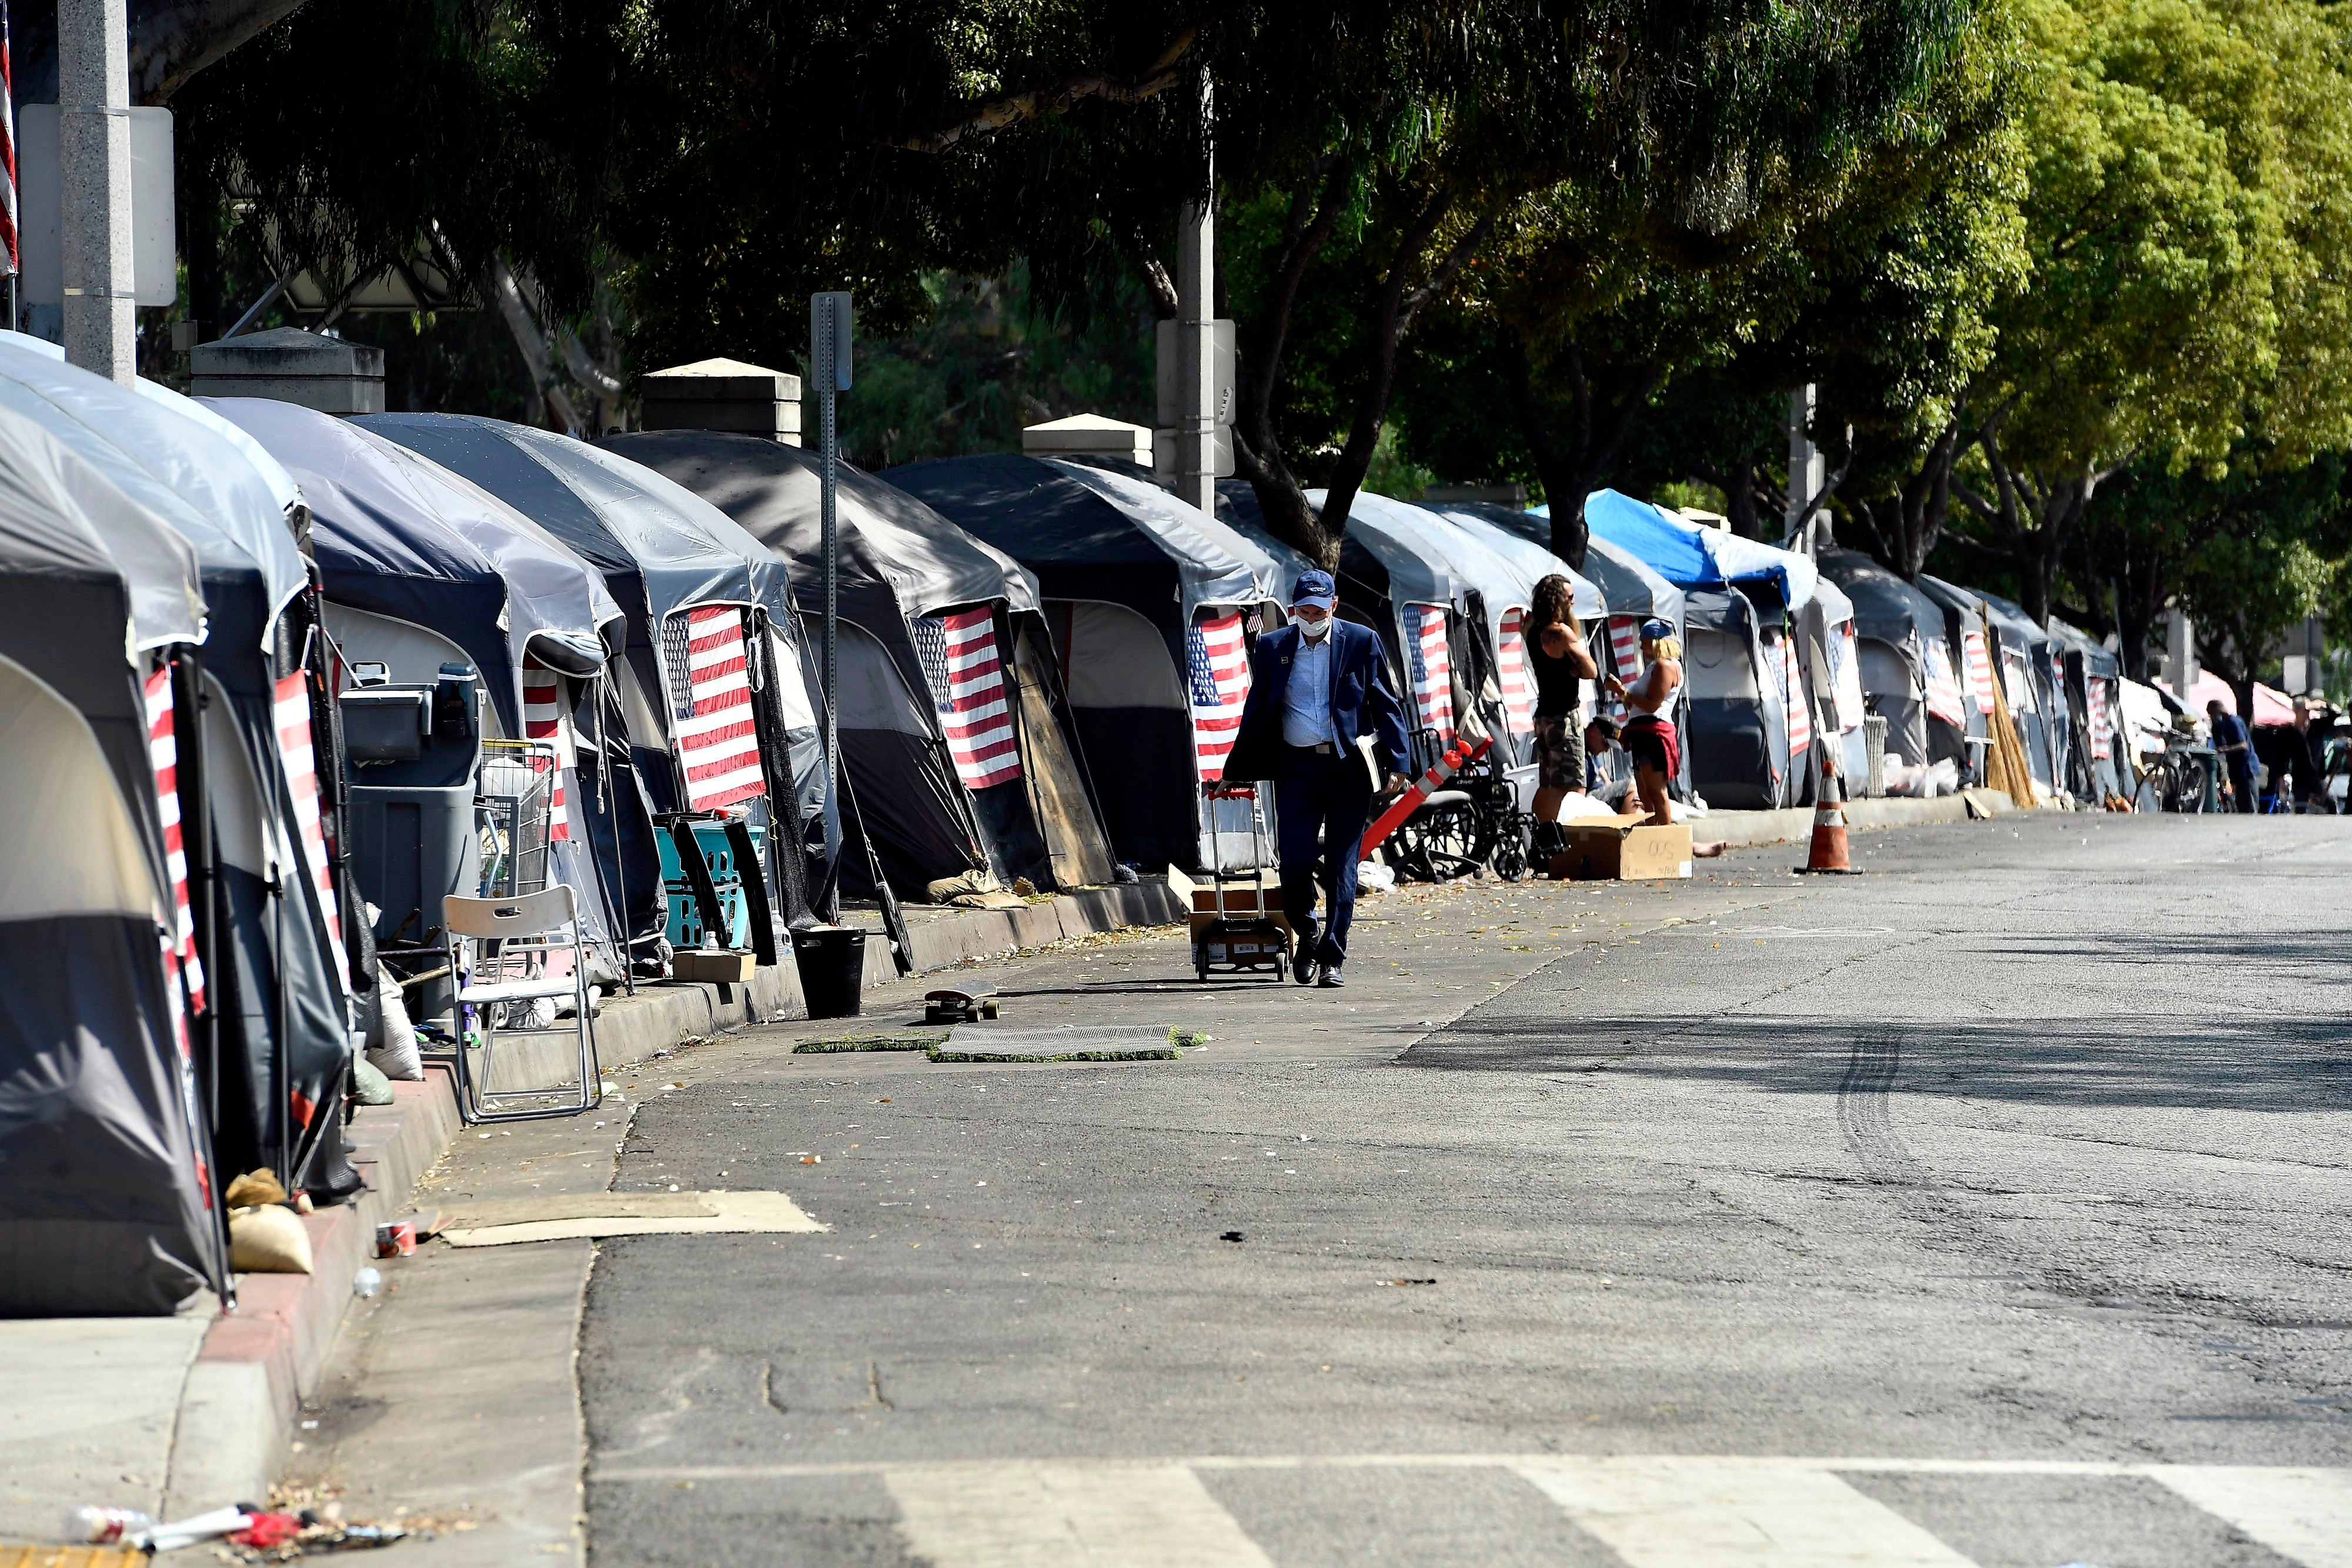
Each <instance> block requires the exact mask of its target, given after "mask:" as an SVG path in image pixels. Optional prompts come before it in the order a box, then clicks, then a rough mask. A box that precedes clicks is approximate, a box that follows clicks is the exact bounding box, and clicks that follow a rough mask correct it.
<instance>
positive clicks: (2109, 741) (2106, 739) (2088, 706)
mask: <svg viewBox="0 0 2352 1568" xmlns="http://www.w3.org/2000/svg"><path fill="white" fill-rule="evenodd" d="M2083 698H2084V714H2083V717H2084V722H2085V723H2087V724H2088V725H2089V726H2090V729H2091V755H2092V757H2094V758H2096V759H2097V760H2099V761H2101V762H2105V760H2107V758H2110V757H2113V756H2114V755H2115V737H2114V736H2113V735H2112V734H2111V733H2109V728H2108V722H2107V683H2106V682H2105V681H2103V680H2101V679H2100V678H2099V677H2098V676H2096V675H2093V676H2092V677H2091V678H2090V679H2089V680H2087V681H2085V682H2084V683H2083Z"/></svg>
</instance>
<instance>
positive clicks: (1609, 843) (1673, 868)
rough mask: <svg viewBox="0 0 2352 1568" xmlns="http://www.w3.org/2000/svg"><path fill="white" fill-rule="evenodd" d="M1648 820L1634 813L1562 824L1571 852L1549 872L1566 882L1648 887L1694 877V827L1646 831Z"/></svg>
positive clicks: (1553, 862) (1557, 859) (1669, 826)
mask: <svg viewBox="0 0 2352 1568" xmlns="http://www.w3.org/2000/svg"><path fill="white" fill-rule="evenodd" d="M1648 820H1649V819H1648V818H1647V816H1646V815H1645V814H1644V813H1643V812H1640V811H1629V812H1626V813H1625V814H1623V815H1622V816H1616V817H1580V818H1578V819H1577V820H1576V821H1572V822H1562V823H1561V824H1560V825H1559V830H1560V831H1561V832H1562V833H1564V834H1565V835H1567V838H1568V851H1567V852H1566V853H1565V854H1557V855H1554V856H1552V857H1551V863H1550V864H1549V866H1548V867H1546V868H1545V869H1546V870H1548V871H1549V873H1551V874H1552V875H1553V876H1555V877H1558V878H1559V879H1560V880H1561V881H1563V882H1648V881H1652V880H1654V879H1657V878H1661V877H1687V876H1689V875H1690V873H1691V831H1690V824H1689V823H1688V822H1673V823H1669V824H1667V825H1666V826H1664V827H1656V826H1651V827H1643V825H1642V824H1643V822H1645V821H1648Z"/></svg>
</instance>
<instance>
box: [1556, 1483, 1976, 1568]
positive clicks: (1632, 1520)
mask: <svg viewBox="0 0 2352 1568" xmlns="http://www.w3.org/2000/svg"><path fill="white" fill-rule="evenodd" d="M1514 1468H1515V1469H1517V1471H1518V1473H1519V1474H1520V1475H1522V1476H1524V1477H1526V1478H1527V1479H1528V1480H1529V1481H1531V1482H1533V1483H1534V1484H1535V1485H1536V1486H1537V1487H1538V1488H1539V1489H1540V1490H1542V1491H1543V1492H1544V1494H1545V1495H1546V1496H1548V1497H1549V1498H1550V1499H1551V1500H1553V1501H1554V1502H1556V1503H1558V1504H1559V1506H1560V1509H1561V1511H1564V1512H1565V1513H1566V1514H1567V1515H1568V1517H1569V1518H1570V1520H1572V1521H1575V1523H1576V1525H1577V1526H1578V1528H1580V1529H1581V1530H1583V1531H1585V1532H1586V1533H1587V1534H1590V1535H1592V1536H1594V1537H1596V1538H1598V1539H1599V1540H1600V1541H1601V1542H1602V1543H1603V1544H1604V1545H1606V1546H1608V1547H1609V1548H1610V1550H1612V1551H1613V1552H1616V1553H1617V1555H1618V1556H1620V1557H1622V1558H1623V1559H1624V1560H1625V1563H1626V1564H1627V1568H1816V1565H1826V1564H1830V1563H1859V1564H1868V1565H1870V1568H1974V1564H1973V1563H1970V1561H1969V1559H1968V1558H1966V1557H1963V1556H1961V1555H1960V1554H1959V1553H1958V1552H1955V1551H1953V1550H1952V1549H1951V1548H1950V1547H1948V1546H1947V1545H1945V1544H1944V1543H1943V1542H1941V1541H1938V1540H1937V1539H1936V1537H1934V1536H1933V1535H1930V1534H1928V1533H1927V1531H1925V1530H1922V1529H1920V1528H1919V1526H1917V1525H1916V1524H1914V1523H1912V1522H1911V1521H1909V1520H1907V1519H1906V1518H1904V1517H1903V1516H1902V1515H1901V1514H1899V1513H1897V1512H1895V1511H1894V1510H1893V1509H1891V1508H1888V1507H1887V1506H1886V1505H1885V1503H1882V1502H1879V1501H1878V1500H1875V1499H1874V1498H1869V1497H1864V1495H1863V1494H1862V1493H1861V1492H1858V1491H1856V1490H1854V1489H1853V1488H1852V1487H1850V1486H1848V1485H1846V1483H1845V1482H1844V1481H1843V1480H1840V1479H1838V1478H1837V1477H1836V1476H1834V1475H1832V1474H1831V1473H1830V1472H1828V1471H1827V1470H1814V1469H1795V1468H1793V1467H1792V1468H1788V1469H1779V1468H1764V1467H1758V1466H1750V1465H1739V1464H1732V1465H1726V1464H1722V1463H1719V1462H1717V1461H1713V1460H1708V1459H1692V1458H1641V1459H1605V1458H1604V1459H1568V1460H1561V1461H1559V1462H1556V1463H1539V1464H1522V1465H1518V1466H1516V1467H1514Z"/></svg>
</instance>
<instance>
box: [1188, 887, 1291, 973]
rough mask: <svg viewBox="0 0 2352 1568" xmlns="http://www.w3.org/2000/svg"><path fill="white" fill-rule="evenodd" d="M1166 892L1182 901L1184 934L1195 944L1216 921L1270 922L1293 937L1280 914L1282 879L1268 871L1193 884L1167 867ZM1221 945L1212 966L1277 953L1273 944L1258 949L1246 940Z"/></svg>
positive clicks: (1256, 945) (1212, 956) (1214, 956)
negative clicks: (1251, 956)
mask: <svg viewBox="0 0 2352 1568" xmlns="http://www.w3.org/2000/svg"><path fill="white" fill-rule="evenodd" d="M1168 890H1169V891H1170V892H1171V893H1173V894H1175V895H1176V896H1177V897H1178V898H1180V899H1181V900H1182V901H1183V904H1184V910H1185V915H1184V921H1185V925H1186V935H1187V936H1191V937H1192V940H1193V941H1194V942H1196V943H1197V942H1198V941H1199V940H1200V939H1201V933H1202V932H1203V931H1205V930H1207V929H1208V927H1209V926H1210V925H1212V924H1213V923H1214V922H1216V921H1219V920H1271V921H1273V922H1274V924H1275V925H1277V926H1279V927H1281V929H1282V933H1283V935H1284V936H1285V937H1290V936H1294V935H1295V934H1294V933H1293V932H1292V931H1291V929H1290V922H1289V921H1288V920H1287V919H1286V918H1285V917H1284V915H1283V913H1282V882H1281V879H1280V878H1279V877H1277V876H1276V874H1275V873H1273V872H1271V871H1257V872H1244V873H1241V874H1240V875H1238V876H1227V877H1225V878H1223V880H1222V881H1209V882H1194V881H1193V880H1192V878H1191V877H1189V876H1186V875H1185V874H1184V873H1182V872H1181V871H1178V870H1177V869H1176V868H1175V867H1174V866H1172V865H1171V866H1170V867H1169V868H1168ZM1220 946H1221V947H1222V948H1224V949H1225V950H1224V951H1221V952H1219V953H1216V954H1213V955H1211V961H1212V962H1213V963H1223V962H1228V961H1230V960H1231V959H1233V958H1235V957H1241V956H1245V955H1246V954H1247V953H1253V952H1257V951H1261V950H1264V951H1268V952H1273V951H1279V950H1280V949H1279V948H1277V947H1275V946H1272V945H1268V946H1265V948H1264V949H1261V948H1260V947H1259V946H1258V944H1257V943H1256V942H1255V941H1253V940H1251V939H1250V938H1247V937H1244V938H1241V939H1240V940H1239V941H1236V942H1234V943H1232V944H1229V945H1228V944H1220Z"/></svg>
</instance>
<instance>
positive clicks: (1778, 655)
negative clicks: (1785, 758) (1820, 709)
mask: <svg viewBox="0 0 2352 1568" xmlns="http://www.w3.org/2000/svg"><path fill="white" fill-rule="evenodd" d="M1764 668H1765V670H1766V672H1767V673H1768V674H1770V675H1771V677H1772V684H1773V685H1775V686H1776V687H1778V688H1779V691H1780V710H1781V712H1782V713H1784V714H1785V715H1787V716H1788V720H1789V759H1790V761H1792V762H1793V761H1795V760H1796V759H1797V758H1800V757H1802V756H1803V755H1804V754H1805V752H1806V750H1807V748H1809V747H1811V745H1812V744H1813V714H1812V709H1811V708H1810V707H1809V706H1806V704H1805V677H1804V673H1803V671H1802V670H1801V669H1800V668H1798V665H1797V661H1796V660H1794V659H1791V658H1790V657H1789V644H1788V643H1785V642H1772V643H1765V644H1764Z"/></svg>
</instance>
